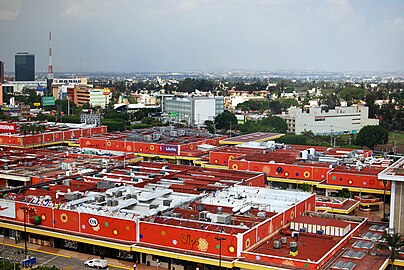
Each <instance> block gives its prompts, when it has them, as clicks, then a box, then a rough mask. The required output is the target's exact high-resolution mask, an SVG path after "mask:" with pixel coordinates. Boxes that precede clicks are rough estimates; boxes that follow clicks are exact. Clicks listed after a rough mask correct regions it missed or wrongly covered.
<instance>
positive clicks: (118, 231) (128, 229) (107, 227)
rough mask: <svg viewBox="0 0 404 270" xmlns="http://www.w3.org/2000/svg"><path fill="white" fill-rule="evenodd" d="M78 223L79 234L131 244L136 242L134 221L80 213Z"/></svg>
mask: <svg viewBox="0 0 404 270" xmlns="http://www.w3.org/2000/svg"><path fill="white" fill-rule="evenodd" d="M94 220H96V223H94ZM80 223H81V228H80V231H81V233H85V234H90V235H97V236H102V237H108V238H113V239H114V238H115V239H119V240H126V241H131V242H134V241H136V222H135V221H134V220H126V219H118V218H111V217H105V216H97V215H90V214H85V213H82V214H80Z"/></svg>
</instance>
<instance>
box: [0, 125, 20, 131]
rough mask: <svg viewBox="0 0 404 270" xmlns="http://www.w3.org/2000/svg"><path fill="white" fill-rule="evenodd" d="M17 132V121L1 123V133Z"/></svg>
mask: <svg viewBox="0 0 404 270" xmlns="http://www.w3.org/2000/svg"><path fill="white" fill-rule="evenodd" d="M2 132H4V133H16V132H17V124H15V123H0V133H2Z"/></svg>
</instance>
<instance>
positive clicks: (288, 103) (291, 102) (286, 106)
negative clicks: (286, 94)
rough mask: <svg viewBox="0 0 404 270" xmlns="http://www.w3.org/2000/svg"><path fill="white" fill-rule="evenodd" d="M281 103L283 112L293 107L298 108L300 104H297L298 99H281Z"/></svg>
mask: <svg viewBox="0 0 404 270" xmlns="http://www.w3.org/2000/svg"><path fill="white" fill-rule="evenodd" d="M279 103H280V105H281V108H282V110H287V109H289V108H290V107H292V106H298V105H299V102H297V100H296V99H293V98H281V99H280V100H279Z"/></svg>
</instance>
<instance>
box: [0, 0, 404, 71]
mask: <svg viewBox="0 0 404 270" xmlns="http://www.w3.org/2000/svg"><path fill="white" fill-rule="evenodd" d="M0 10H1V11H0V21H1V24H0V34H1V35H2V50H1V52H0V60H2V61H4V62H5V71H6V72H14V59H13V58H14V55H15V53H16V52H20V51H29V52H31V53H33V54H35V55H36V70H37V71H38V72H46V70H47V66H48V33H49V31H52V35H53V37H52V47H53V48H52V50H53V65H54V69H55V72H63V71H95V72H108V71H117V72H142V71H192V70H195V71H203V70H226V69H240V70H243V69H245V70H327V71H387V72H389V71H403V70H404V63H403V62H402V61H400V60H402V59H403V58H404V52H403V51H402V50H401V48H402V47H403V45H404V35H403V34H404V18H403V16H402V14H404V2H402V1H393V0H392V1H387V2H378V1H364V0H356V1H348V0H341V1H336V0H334V1H321V2H319V1H310V0H307V1H278V0H275V1H256V2H254V4H251V2H250V1H242V0H240V1H216V0H211V1H192V0H181V1H180V0H173V1H152V2H150V1H127V0H121V1H113V2H112V1H95V0H86V1H76V0H70V1H50V0H41V1H27V0H14V1H9V0H2V1H0Z"/></svg>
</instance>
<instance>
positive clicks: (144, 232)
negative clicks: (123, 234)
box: [140, 222, 237, 257]
mask: <svg viewBox="0 0 404 270" xmlns="http://www.w3.org/2000/svg"><path fill="white" fill-rule="evenodd" d="M215 237H224V238H226V240H222V256H229V257H236V256H237V238H236V237H235V236H234V235H230V234H220V233H215V232H212V231H204V230H203V229H202V228H201V229H200V230H196V229H190V228H182V227H170V226H165V225H161V224H153V223H148V222H140V242H142V243H148V244H153V245H159V246H164V247H166V248H167V247H168V248H170V247H171V248H175V249H181V250H190V251H194V252H198V253H203V254H206V253H208V254H216V255H218V254H219V251H220V248H219V241H218V240H216V239H215Z"/></svg>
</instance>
